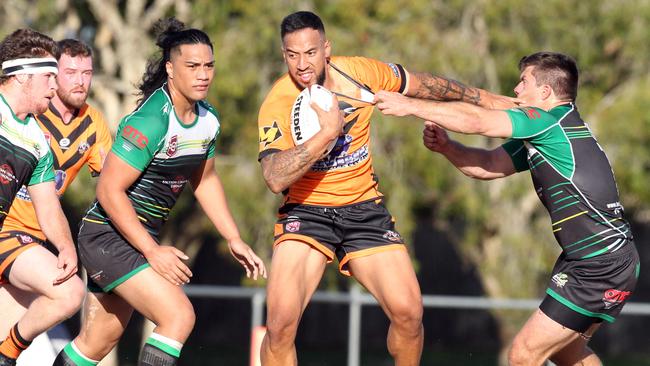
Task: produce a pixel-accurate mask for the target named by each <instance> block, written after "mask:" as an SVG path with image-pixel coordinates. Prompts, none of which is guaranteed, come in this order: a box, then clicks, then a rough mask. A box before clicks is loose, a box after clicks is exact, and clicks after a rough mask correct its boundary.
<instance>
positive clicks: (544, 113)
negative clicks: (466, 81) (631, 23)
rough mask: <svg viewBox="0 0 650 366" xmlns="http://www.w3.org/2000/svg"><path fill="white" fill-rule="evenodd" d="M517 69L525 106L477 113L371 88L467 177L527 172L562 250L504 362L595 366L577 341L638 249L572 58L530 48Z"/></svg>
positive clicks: (610, 316)
mask: <svg viewBox="0 0 650 366" xmlns="http://www.w3.org/2000/svg"><path fill="white" fill-rule="evenodd" d="M519 70H520V72H521V76H520V82H519V84H518V85H517V86H516V88H515V89H514V91H515V93H516V94H517V97H518V98H519V99H520V100H521V101H522V103H524V104H525V105H526V107H520V108H513V109H510V110H486V109H483V108H481V107H477V106H475V105H471V104H465V103H458V102H452V103H437V102H431V101H426V100H418V99H411V98H407V97H404V96H402V95H399V94H395V93H388V92H380V93H378V94H377V97H376V99H377V101H378V103H377V107H378V108H379V109H380V110H381V111H382V112H383V113H385V114H389V115H396V116H405V115H414V116H417V117H420V118H422V119H425V120H426V122H425V129H424V145H425V146H426V147H427V148H429V149H430V150H432V151H434V152H438V153H440V154H442V155H444V156H445V157H446V158H447V159H448V160H449V161H450V162H451V163H452V164H454V166H456V167H457V168H458V169H459V170H461V171H462V172H463V173H464V174H466V175H468V176H470V177H472V178H476V179H496V178H502V177H506V176H508V175H511V174H514V173H515V172H518V171H523V170H529V171H530V173H531V176H532V178H533V184H534V186H535V190H536V192H537V194H538V196H539V198H540V200H541V201H542V203H543V204H544V206H545V207H546V209H547V210H548V212H549V214H550V216H551V220H552V230H553V234H554V235H555V238H556V240H557V241H558V243H559V244H560V246H561V247H562V253H561V255H560V257H559V258H558V260H557V262H556V264H555V267H554V268H553V273H552V278H551V280H550V281H549V283H548V288H547V290H546V296H545V298H544V299H543V301H542V303H541V305H540V307H539V310H537V311H536V312H535V313H534V314H533V315H532V316H531V317H530V318H529V320H528V322H527V323H526V324H525V325H524V327H523V328H522V330H521V331H520V332H519V333H518V334H517V336H516V337H515V339H514V341H513V344H512V347H511V349H510V352H509V355H508V358H509V364H510V365H542V364H543V363H544V362H545V360H546V359H550V360H552V361H553V362H554V363H555V364H557V365H559V366H561V365H577V364H580V365H600V364H601V362H600V359H599V358H598V356H596V355H595V354H594V353H593V351H592V350H591V349H589V347H588V346H587V343H588V341H589V339H590V338H591V336H592V335H593V334H594V332H595V331H596V330H597V329H598V327H599V326H600V324H601V323H602V321H603V320H604V321H607V322H613V321H614V320H615V318H616V316H617V315H618V314H619V313H620V312H621V309H622V308H623V304H624V303H625V302H626V300H627V299H628V298H629V296H630V295H631V293H632V291H633V290H634V288H635V286H636V282H637V278H638V275H639V256H638V254H637V250H636V247H635V245H634V242H633V238H632V233H631V231H630V225H629V223H628V222H627V221H626V220H625V218H624V217H623V207H622V205H621V204H620V202H619V195H618V189H617V186H616V182H615V179H614V174H613V172H612V168H611V165H610V163H609V161H608V159H607V157H606V156H605V153H604V151H603V150H602V148H601V147H600V145H599V144H598V142H597V141H596V139H595V137H594V135H593V134H592V132H591V131H590V129H589V127H588V126H587V124H586V123H585V122H584V121H583V120H582V119H581V117H580V114H579V113H578V110H577V108H576V105H575V99H576V95H577V89H578V68H577V65H576V63H575V61H574V60H573V59H572V58H571V57H569V56H566V55H563V54H559V53H552V52H538V53H535V54H532V55H529V56H526V57H524V58H522V59H521V61H520V62H519ZM445 129H446V130H450V131H455V132H460V133H465V134H480V135H484V136H489V137H502V138H508V141H506V142H505V143H504V144H503V145H501V146H500V147H498V148H496V149H494V150H483V149H478V148H472V147H467V146H464V145H462V144H460V143H459V142H457V141H453V140H451V139H450V138H449V137H448V136H447V133H446V132H445Z"/></svg>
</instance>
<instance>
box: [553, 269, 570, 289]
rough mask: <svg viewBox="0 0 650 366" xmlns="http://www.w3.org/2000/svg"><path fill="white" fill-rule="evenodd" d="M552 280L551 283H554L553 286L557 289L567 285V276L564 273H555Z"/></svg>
mask: <svg viewBox="0 0 650 366" xmlns="http://www.w3.org/2000/svg"><path fill="white" fill-rule="evenodd" d="M552 280H553V282H554V283H555V285H556V286H557V287H560V288H562V287H564V285H566V284H567V282H569V276H567V274H566V273H562V272H560V273H556V274H555V275H554V276H553V278H552Z"/></svg>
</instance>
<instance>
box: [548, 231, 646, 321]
mask: <svg viewBox="0 0 650 366" xmlns="http://www.w3.org/2000/svg"><path fill="white" fill-rule="evenodd" d="M639 270H640V262H639V254H638V253H637V251H636V247H635V246H634V242H632V241H630V242H629V243H627V244H626V245H625V246H624V247H623V248H621V249H619V250H618V251H617V252H615V253H611V254H605V255H601V256H598V257H595V258H590V259H582V260H566V258H565V256H564V253H563V254H562V255H560V257H559V258H558V260H557V262H556V263H555V267H554V268H553V275H552V277H551V280H550V281H549V284H548V288H547V289H546V294H547V295H546V297H545V298H544V300H543V301H542V304H541V305H540V306H539V308H540V310H541V311H542V312H544V314H546V315H547V316H548V317H550V318H551V319H553V320H554V321H556V322H558V323H560V324H562V325H563V326H565V327H567V328H569V329H572V330H575V331H576V332H580V333H583V332H585V331H586V330H587V329H589V327H590V326H591V325H592V324H594V323H599V322H602V321H603V320H604V321H607V322H609V323H613V322H614V320H616V316H618V314H619V313H620V312H621V310H622V309H623V305H624V304H625V302H626V300H627V299H628V298H629V297H630V295H631V294H632V292H633V291H634V288H635V287H636V282H637V279H638V278H639Z"/></svg>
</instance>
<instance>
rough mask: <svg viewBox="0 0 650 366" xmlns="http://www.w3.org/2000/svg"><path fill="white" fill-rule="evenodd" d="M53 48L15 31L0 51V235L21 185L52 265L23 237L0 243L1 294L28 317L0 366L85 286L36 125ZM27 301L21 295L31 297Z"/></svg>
mask: <svg viewBox="0 0 650 366" xmlns="http://www.w3.org/2000/svg"><path fill="white" fill-rule="evenodd" d="M57 54H58V49H57V45H56V43H55V42H54V41H53V40H52V39H51V38H50V37H48V36H46V35H44V34H41V33H39V32H36V31H34V30H31V29H19V30H17V31H15V32H13V33H12V34H10V35H9V36H7V37H6V38H5V39H4V40H2V42H1V43H0V62H1V65H2V75H0V227H2V224H3V222H4V219H5V217H6V215H7V212H9V208H10V207H11V203H12V202H13V200H14V197H15V196H16V193H17V192H18V190H19V189H20V187H21V186H22V185H26V186H27V190H28V192H29V194H30V196H31V199H32V201H33V203H34V207H35V211H36V216H37V218H38V222H39V224H40V225H41V228H42V229H43V233H44V234H45V236H46V237H47V239H48V240H49V241H50V242H52V244H53V245H54V246H55V247H56V249H57V250H58V251H59V253H58V257H57V256H54V255H53V254H52V253H50V252H49V251H48V250H47V249H45V248H44V247H42V246H40V245H39V244H38V243H39V242H40V241H39V240H38V239H37V238H35V237H32V236H31V235H28V234H25V233H17V232H15V233H14V232H4V233H3V234H2V235H0V287H2V289H3V290H6V291H7V292H9V293H10V294H12V295H13V296H16V297H20V298H23V299H25V298H29V300H25V301H26V304H25V306H26V307H27V311H26V312H25V313H24V315H23V316H22V317H21V318H20V320H19V321H18V322H17V323H16V324H15V325H14V326H13V327H12V328H11V330H10V331H9V334H8V335H7V338H6V339H5V340H4V342H2V343H1V344H0V366H5V365H15V364H16V359H17V358H18V356H19V355H20V353H21V352H22V351H23V350H25V349H26V348H27V347H28V346H29V344H30V343H31V341H32V340H33V339H34V338H35V337H36V336H37V335H38V334H40V333H42V332H44V331H46V330H47V329H49V328H51V327H52V326H54V325H56V324H58V323H59V322H61V321H63V320H65V319H67V318H68V317H70V316H72V315H73V314H75V313H76V312H77V310H78V309H79V307H80V306H81V302H82V300H83V296H84V292H85V291H84V285H83V283H82V281H81V280H80V279H79V277H77V276H74V274H75V273H76V272H77V254H76V251H75V248H74V244H73V241H72V237H71V235H70V229H69V226H68V222H67V220H66V218H65V216H64V214H63V210H62V209H61V205H60V203H59V199H58V196H57V195H56V190H55V185H54V171H53V168H52V163H53V159H52V153H51V152H50V149H49V146H48V144H47V141H46V139H45V136H44V135H43V132H42V131H41V129H40V128H39V126H38V123H37V122H36V119H35V117H34V116H35V115H38V114H41V113H43V112H45V110H46V109H47V107H48V104H49V103H50V100H51V99H52V98H53V97H54V94H55V92H56V89H57V84H56V75H57V62H56V58H55V56H56V55H57ZM30 294H31V297H30V296H27V295H30Z"/></svg>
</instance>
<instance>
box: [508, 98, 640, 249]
mask: <svg viewBox="0 0 650 366" xmlns="http://www.w3.org/2000/svg"><path fill="white" fill-rule="evenodd" d="M507 113H508V115H509V116H510V120H511V121H512V139H511V140H509V141H507V142H506V143H505V144H503V148H504V149H505V150H506V151H507V152H508V153H509V154H510V157H511V158H512V161H513V163H514V165H515V168H516V169H517V171H523V170H530V173H531V175H532V178H533V184H534V186H535V190H536V192H537V195H538V196H539V198H540V200H541V201H542V203H543V204H544V206H545V207H546V209H547V210H548V212H549V214H550V215H551V221H552V228H553V234H554V235H555V238H556V239H557V241H558V242H559V244H560V246H561V247H562V250H563V251H564V254H565V255H566V257H567V259H585V258H591V257H595V256H598V255H601V254H605V253H611V252H615V251H617V250H618V249H620V248H621V247H622V246H624V245H625V244H627V243H629V242H630V240H631V239H632V233H631V231H630V225H629V224H628V222H627V221H626V220H625V219H624V218H623V206H622V205H621V203H620V202H619V195H618V188H617V187H616V181H615V180H614V173H613V172H612V167H611V165H610V163H609V160H608V159H607V156H606V155H605V152H604V151H603V149H602V148H601V147H600V145H599V144H598V142H597V141H596V139H595V137H594V135H593V134H592V133H591V130H590V129H589V127H588V126H587V124H586V123H585V122H584V121H583V120H582V119H581V117H580V114H579V113H578V111H577V109H576V107H575V105H574V104H565V105H561V106H558V107H555V108H553V109H551V110H550V111H548V112H546V111H544V110H541V109H539V108H531V107H526V108H514V109H511V110H509V111H507Z"/></svg>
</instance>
